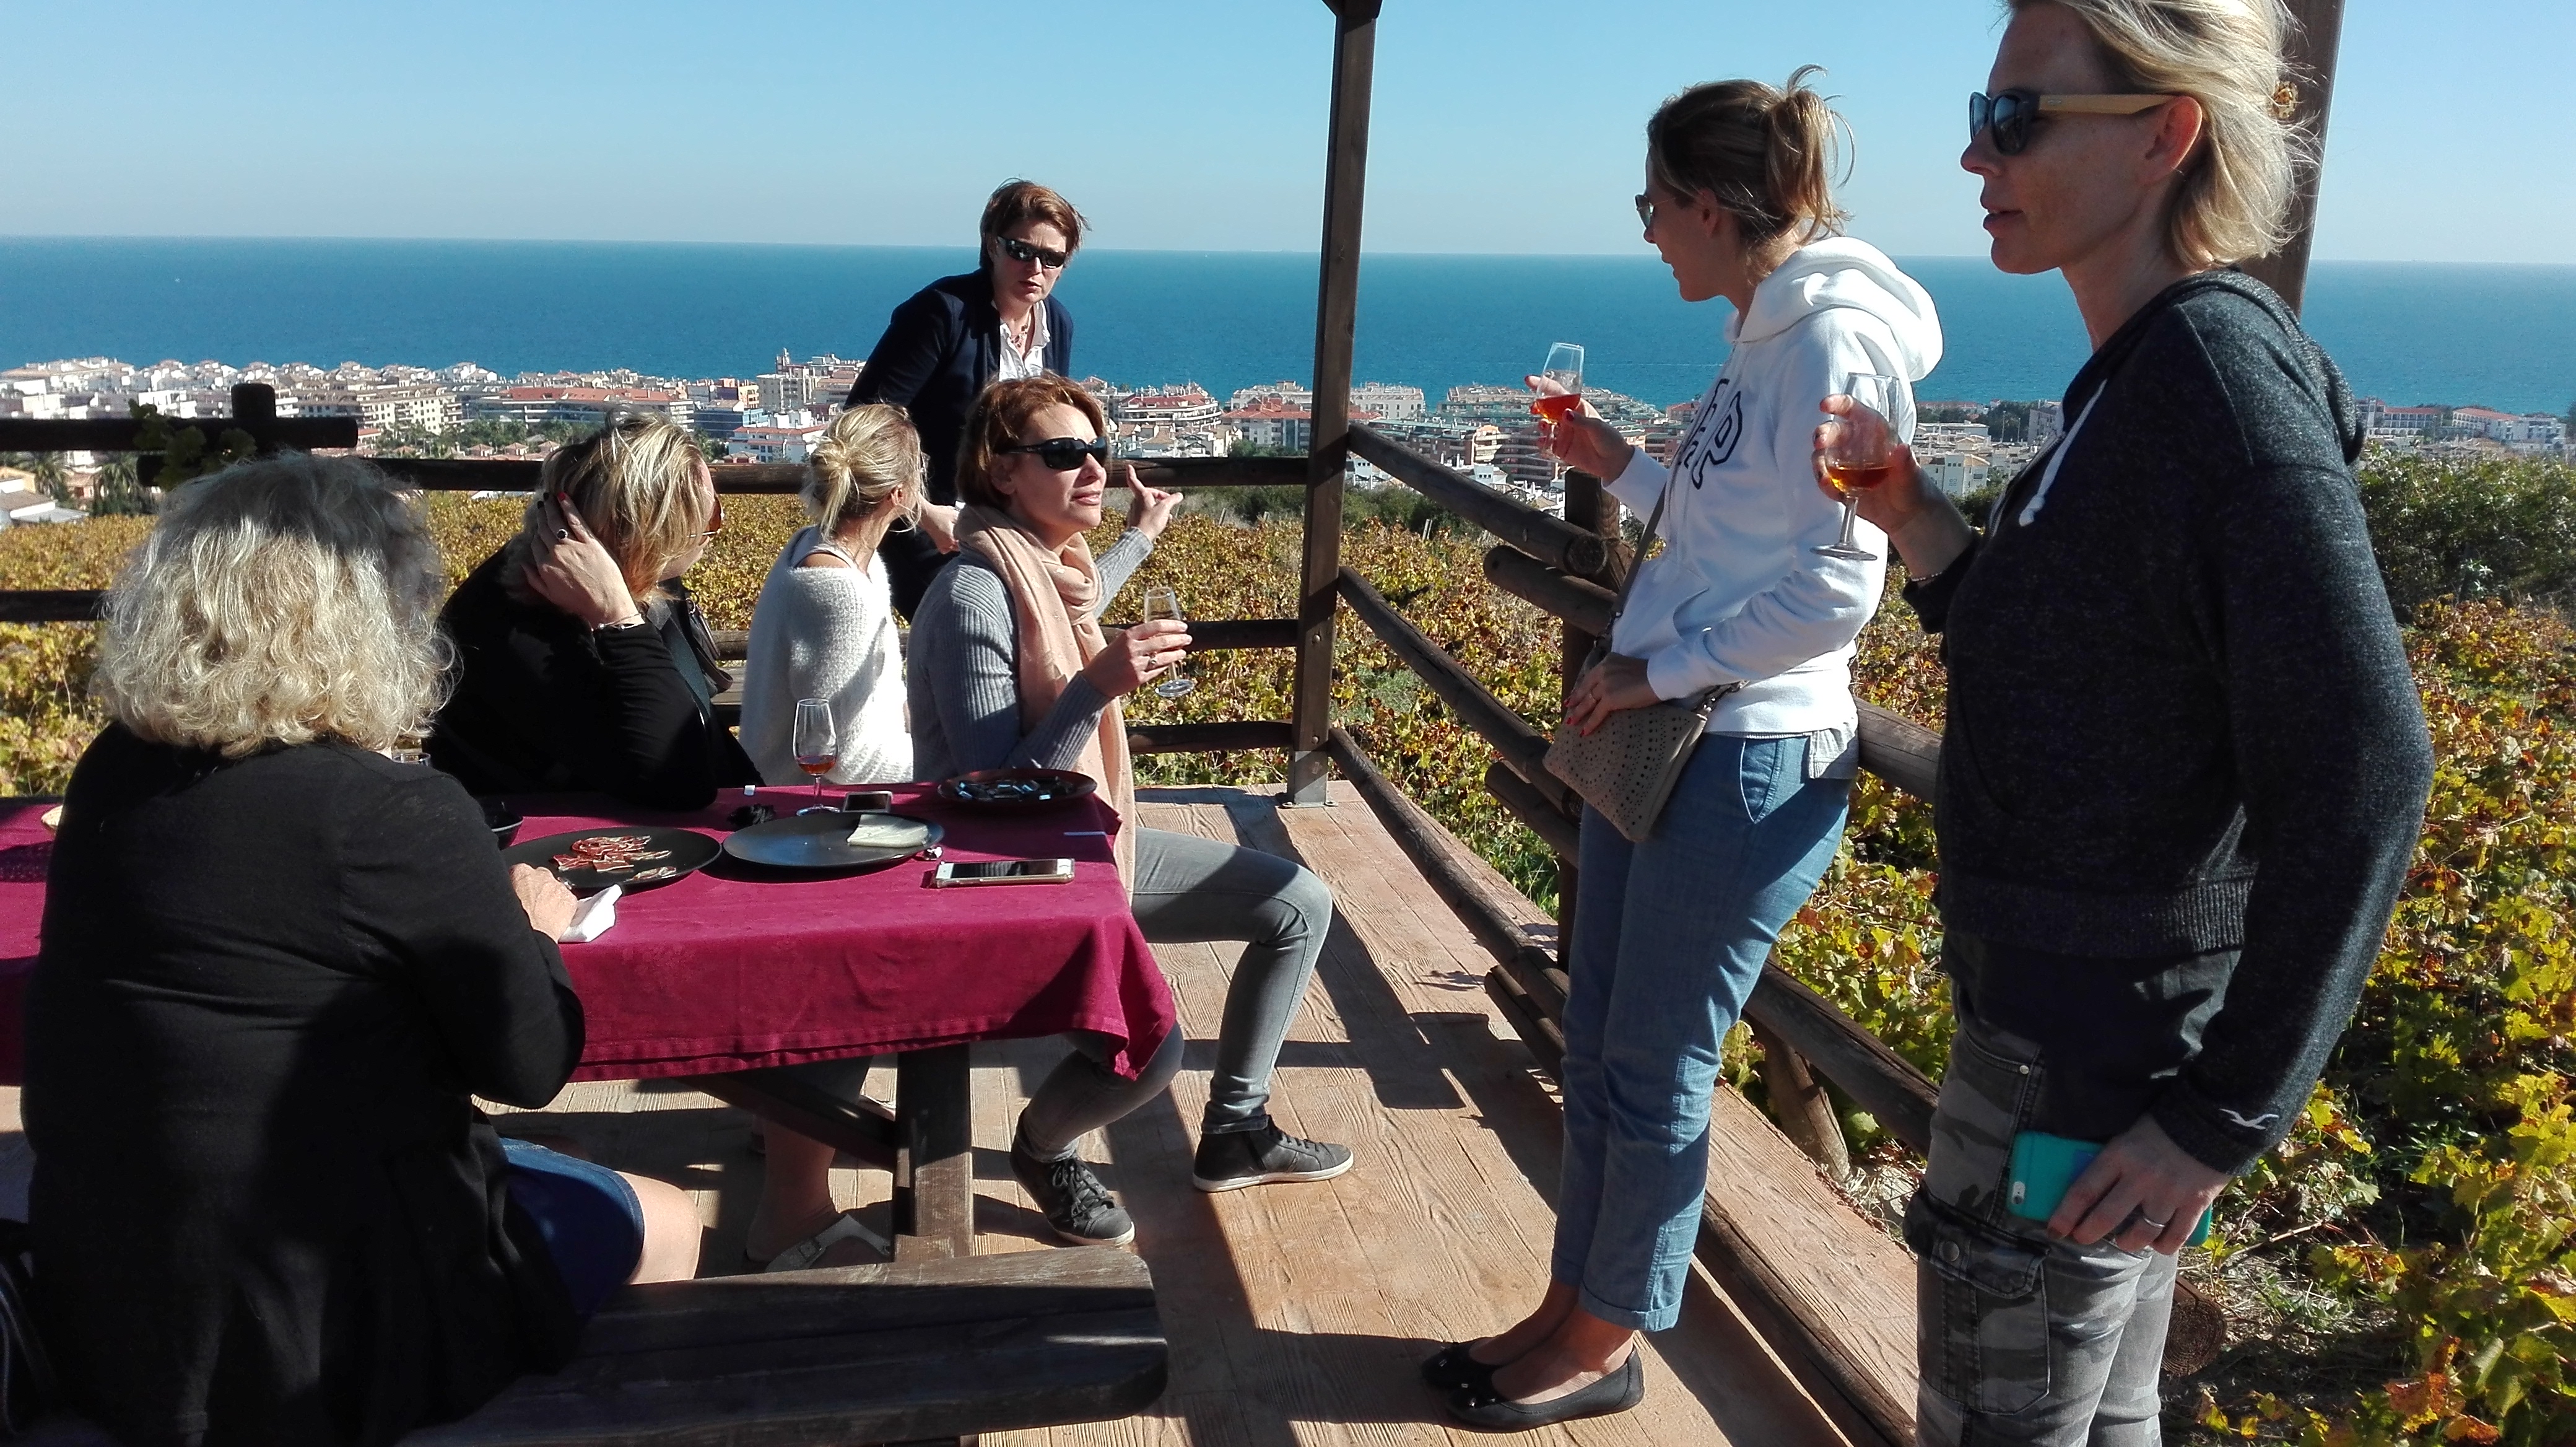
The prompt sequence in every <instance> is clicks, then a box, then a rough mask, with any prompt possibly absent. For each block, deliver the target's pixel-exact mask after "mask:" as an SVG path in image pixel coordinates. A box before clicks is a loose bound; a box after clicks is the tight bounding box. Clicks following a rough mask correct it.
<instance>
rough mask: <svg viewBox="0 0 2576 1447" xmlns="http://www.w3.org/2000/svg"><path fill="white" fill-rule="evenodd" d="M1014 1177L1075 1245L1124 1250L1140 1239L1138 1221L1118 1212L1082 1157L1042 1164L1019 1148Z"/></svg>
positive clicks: (1051, 1224) (1050, 1224)
mask: <svg viewBox="0 0 2576 1447" xmlns="http://www.w3.org/2000/svg"><path fill="white" fill-rule="evenodd" d="M1011 1174H1012V1175H1014V1176H1017V1177H1019V1180H1020V1189H1022V1190H1024V1191H1026V1192H1028V1193H1029V1199H1030V1200H1032V1201H1035V1202H1037V1203H1038V1210H1039V1211H1040V1212H1042V1213H1044V1214H1045V1216H1046V1223H1047V1228H1048V1229H1049V1230H1052V1231H1053V1232H1055V1234H1056V1236H1057V1237H1058V1238H1059V1239H1062V1240H1064V1241H1068V1242H1070V1243H1072V1244H1073V1245H1076V1246H1124V1245H1126V1244H1127V1243H1128V1242H1130V1241H1133V1240H1135V1239H1136V1223H1135V1222H1134V1221H1133V1220H1131V1219H1129V1217H1128V1215H1127V1213H1126V1212H1124V1211H1122V1210H1120V1209H1118V1201H1117V1198H1116V1197H1113V1196H1111V1195H1110V1194H1109V1188H1108V1187H1107V1186H1104V1185H1102V1184H1100V1178H1099V1177H1098V1176H1095V1175H1093V1174H1092V1173H1091V1167H1090V1166H1089V1165H1087V1164H1085V1163H1084V1161H1083V1159H1082V1157H1080V1156H1067V1157H1065V1158H1064V1159H1063V1160H1060V1161H1042V1160H1039V1159H1038V1158H1037V1157H1035V1156H1033V1155H1030V1154H1028V1153H1027V1152H1025V1151H1022V1150H1020V1149H1019V1148H1018V1147H1016V1146H1015V1147H1013V1148H1012V1150H1011Z"/></svg>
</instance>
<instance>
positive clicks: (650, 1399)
mask: <svg viewBox="0 0 2576 1447" xmlns="http://www.w3.org/2000/svg"><path fill="white" fill-rule="evenodd" d="M854 1288H855V1289H854ZM1165 1355H1166V1352H1165V1343H1164V1337H1163V1326H1162V1320H1161V1317H1160V1316H1159V1315H1158V1314H1157V1312H1156V1311H1155V1307H1154V1283H1153V1277H1152V1275H1151V1274H1150V1273H1149V1272H1148V1271H1147V1270H1146V1266H1145V1263H1144V1261H1143V1260H1142V1259H1140V1258H1138V1257H1136V1256H1133V1255H1130V1254H1129V1253H1127V1252H1125V1251H1120V1250H1115V1249H1112V1248H1109V1247H1085V1248H1080V1249H1074V1250H1048V1251H1022V1252H1012V1253H1008V1254H1004V1255H997V1256H968V1257H960V1258H955V1259H949V1260H936V1259H934V1260H924V1261H904V1262H896V1263H893V1264H889V1265H883V1266H855V1267H848V1268H844V1269H839V1270H830V1271H794V1272H780V1273H778V1274H776V1275H767V1276H763V1275H752V1276H726V1277H713V1278H708V1279H704V1280H698V1281H674V1282H667V1283H663V1284H660V1285H654V1286H637V1287H630V1288H628V1289H627V1290H625V1291H623V1292H620V1293H619V1294H618V1295H617V1296H616V1297H615V1298H613V1299H612V1300H610V1302H609V1303H608V1305H607V1306H606V1307H605V1308H603V1309H602V1310H601V1312H600V1314H599V1315H598V1316H597V1317H595V1318H593V1319H592V1321H591V1323H590V1326H589V1327H588V1329H587V1330H585V1331H584V1332H583V1334H582V1343H581V1353H580V1355H579V1356H577V1357H576V1358H574V1360H573V1361H572V1363H571V1364H570V1365H568V1366H566V1367H565V1368H564V1369H563V1370H562V1371H561V1372H558V1373H556V1374H555V1375H553V1376H548V1377H537V1376H530V1377H522V1378H520V1379H519V1380H518V1381H516V1382H514V1383H512V1384H511V1385H510V1386H509V1387H508V1388H506V1389H504V1390H503V1391H502V1393H501V1394H500V1395H499V1396H497V1397H495V1398H493V1399H492V1400H491V1401H490V1402H489V1403H487V1404H485V1405H484V1407H483V1409H482V1410H481V1411H478V1412H476V1413H475V1414H474V1415H473V1416H471V1417H468V1418H466V1419H465V1420H463V1421H461V1422H451V1423H448V1424H447V1425H445V1426H440V1427H429V1428H424V1429H422V1430H421V1431H418V1432H414V1433H412V1434H411V1435H410V1436H408V1437H405V1438H404V1439H403V1441H404V1442H405V1443H406V1444H409V1447H682V1444H692V1447H694V1444H708V1443H719V1442H720V1443H723V1444H725V1447H827V1444H828V1447H844V1444H852V1443H913V1442H925V1441H934V1440H935V1441H943V1442H955V1441H957V1440H959V1439H961V1438H966V1439H971V1438H972V1437H973V1436H974V1435H975V1434H978V1433H982V1432H1001V1431H1010V1430H1014V1429H1018V1428H1026V1427H1046V1426H1054V1425H1058V1424H1062V1423H1069V1422H1097V1421H1105V1420H1108V1419H1110V1418H1115V1417H1124V1416H1127V1415H1129V1414H1130V1413H1133V1412H1135V1411H1138V1410H1139V1409H1141V1408H1143V1407H1145V1406H1146V1405H1147V1404H1149V1403H1151V1402H1152V1401H1153V1400H1154V1399H1155V1398H1156V1397H1159V1396H1161V1395H1162V1391H1163V1375H1164V1362H1165ZM19 1440H20V1441H21V1442H24V1443H27V1444H31V1447H113V1443H112V1442H111V1441H110V1439H109V1438H108V1436H107V1435H106V1434H105V1433H103V1432H101V1431H100V1430H99V1429H98V1428H96V1427H95V1426H92V1425H91V1424H89V1423H87V1422H84V1421H80V1420H78V1419H76V1418H69V1417H56V1418H51V1419H48V1420H47V1421H45V1422H42V1423H39V1424H38V1425H37V1426H36V1428H35V1429H34V1430H33V1431H32V1432H31V1433H29V1434H28V1435H27V1436H26V1437H24V1438H21V1439H19Z"/></svg>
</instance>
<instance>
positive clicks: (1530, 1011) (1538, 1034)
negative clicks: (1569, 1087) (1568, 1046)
mask: <svg viewBox="0 0 2576 1447" xmlns="http://www.w3.org/2000/svg"><path fill="white" fill-rule="evenodd" d="M1485 994H1486V995H1487V996H1489V997H1491V998H1492V1000H1493V1002H1494V1004H1495V1005H1497V1006H1498V1007H1500V1008H1501V1010H1502V1012H1503V1018H1504V1019H1506V1020H1509V1021H1510V1022H1511V1023H1512V1033H1514V1034H1516V1035H1518V1036H1520V1037H1521V1043H1522V1044H1524V1045H1527V1046H1528V1047H1529V1050H1530V1054H1532V1055H1535V1056H1537V1057H1538V1068H1539V1069H1541V1070H1544V1071H1546V1072H1547V1073H1548V1075H1549V1077H1550V1078H1552V1079H1563V1078H1564V1075H1565V1029H1564V1027H1562V1026H1560V1025H1558V1024H1557V1023H1556V1022H1555V1021H1554V1020H1551V1019H1549V1018H1548V1017H1547V1016H1546V1015H1545V1014H1543V1013H1542V1012H1541V1011H1540V1010H1539V1008H1538V1002H1537V1001H1535V1000H1532V999H1531V998H1530V996H1529V992H1528V991H1527V990H1524V989H1522V988H1521V987H1520V984H1519V982H1517V981H1515V980H1514V979H1513V978H1512V977H1511V975H1510V973H1509V972H1507V971H1505V970H1504V969H1503V967H1502V966H1500V965H1496V966H1495V967H1494V968H1492V969H1490V970H1487V971H1486V972H1485Z"/></svg>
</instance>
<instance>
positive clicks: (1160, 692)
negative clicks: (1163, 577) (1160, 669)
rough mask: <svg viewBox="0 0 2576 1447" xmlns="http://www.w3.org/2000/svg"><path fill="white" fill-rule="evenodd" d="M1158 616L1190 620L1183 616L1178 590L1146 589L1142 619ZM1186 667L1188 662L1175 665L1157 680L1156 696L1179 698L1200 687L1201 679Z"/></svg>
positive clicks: (1176, 619)
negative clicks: (1191, 675) (1186, 670)
mask: <svg viewBox="0 0 2576 1447" xmlns="http://www.w3.org/2000/svg"><path fill="white" fill-rule="evenodd" d="M1157 618H1169V619H1171V620H1172V621H1173V622H1175V623H1181V622H1186V621H1188V620H1187V619H1185V618H1183V617H1182V616H1181V595H1180V594H1179V593H1178V592H1175V591H1174V590H1172V589H1170V588H1148V589H1146V590H1145V616H1144V618H1143V620H1142V621H1144V622H1147V623H1151V622H1153V621H1154V620H1155V619H1157ZM1186 667H1187V665H1186V664H1184V665H1181V666H1179V667H1175V668H1174V669H1173V670H1172V671H1171V672H1170V673H1168V674H1165V675H1164V676H1163V677H1161V678H1160V679H1157V680H1155V682H1154V685H1153V688H1154V694H1155V696H1156V697H1158V698H1179V697H1180V696H1181V695H1182V694H1185V693H1187V692H1189V691H1190V690H1191V689H1194V688H1196V687H1198V686H1199V681H1198V680H1197V679H1195V678H1192V677H1190V676H1189V674H1187V673H1185V672H1183V671H1182V670H1183V669H1184V668H1186Z"/></svg>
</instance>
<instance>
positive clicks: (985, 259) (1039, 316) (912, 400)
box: [850, 181, 1083, 618]
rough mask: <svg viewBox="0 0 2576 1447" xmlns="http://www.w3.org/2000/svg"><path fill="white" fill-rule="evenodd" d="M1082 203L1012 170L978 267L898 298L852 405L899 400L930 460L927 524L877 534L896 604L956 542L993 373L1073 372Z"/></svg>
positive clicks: (914, 591) (989, 211)
mask: <svg viewBox="0 0 2576 1447" xmlns="http://www.w3.org/2000/svg"><path fill="white" fill-rule="evenodd" d="M1082 225H1083V222H1082V213H1081V212H1078V211H1076V210H1074V209H1073V203H1072V202H1070V201H1067V200H1065V199H1064V198H1063V197H1062V196H1060V195H1057V194H1056V193H1055V192H1054V191H1052V190H1049V189H1048V188H1046V187H1044V186H1041V185H1039V184H1038V183H1036V182H1035V181H1005V182H1004V183H1002V185H1001V186H1000V187H999V188H998V189H996V190H995V191H994V192H993V194H992V196H991V197H989V198H987V199H986V201H985V202H984V217H983V221H982V224H981V226H980V227H979V228H978V230H979V234H980V238H981V245H982V250H981V252H980V254H979V255H978V256H977V258H976V262H975V269H974V270H973V271H970V272H966V273H965V274H963V275H960V276H943V277H941V278H940V279H939V280H937V281H934V282H932V283H931V284H930V285H928V286H925V287H923V288H922V289H921V290H919V291H917V292H914V293H913V294H912V296H911V297H909V298H908V299H906V300H905V302H904V303H903V305H901V306H899V307H896V308H895V309H894V316H893V317H892V318H891V319H889V320H888V321H887V322H886V329H885V334H884V335H883V336H880V337H878V338H877V345H876V349H875V350H874V351H872V352H869V353H868V364H867V366H866V367H865V368H863V369H862V370H861V371H860V372H859V380H858V383H857V384H856V385H855V386H853V387H851V388H850V405H851V406H853V407H856V406H858V405H859V404H860V403H862V402H890V403H892V404H894V405H895V406H898V407H902V408H905V409H906V410H908V411H909V412H910V413H911V414H912V425H913V426H914V427H916V428H918V429H919V430H920V433H921V452H922V456H923V458H924V459H926V460H927V461H928V463H929V465H930V477H929V486H928V489H927V491H928V492H929V495H930V505H929V506H928V507H925V508H924V509H922V514H921V526H920V527H919V528H917V529H907V530H903V531H898V532H892V533H888V534H887V535H886V538H885V541H883V542H881V543H879V544H878V545H877V556H878V557H880V558H883V559H884V560H885V563H886V569H887V574H888V577H887V582H888V584H889V586H891V587H892V589H893V590H894V606H895V611H896V612H898V613H901V614H902V615H903V616H904V617H906V618H910V617H911V616H912V614H913V610H914V609H915V608H917V607H919V606H920V604H921V597H922V593H923V592H924V591H925V590H926V589H928V588H929V586H930V580H931V578H932V577H933V576H934V575H935V574H937V573H938V571H939V569H940V567H941V565H942V564H944V563H945V562H946V561H947V558H946V557H945V556H944V554H946V553H950V552H954V551H955V550H956V547H957V543H956V539H955V537H954V535H953V534H952V533H951V531H950V529H951V527H952V525H953V523H954V521H955V518H956V513H957V448H958V441H959V439H960V438H961V437H963V436H964V434H965V429H966V412H967V409H968V408H970V407H972V406H974V405H975V399H976V397H978V396H980V395H981V394H982V393H983V391H984V388H985V386H986V385H987V384H989V383H992V382H995V381H1012V380H1015V379H1018V378H1021V377H1033V376H1036V375H1037V374H1038V373H1040V372H1052V373H1054V374H1055V375H1057V376H1059V377H1066V376H1071V375H1072V373H1071V372H1070V371H1069V370H1068V369H1069V368H1071V367H1072V365H1073V314H1072V313H1071V312H1068V311H1066V310H1065V307H1064V303H1062V302H1060V301H1057V300H1056V299H1055V284H1056V282H1057V281H1058V280H1059V279H1060V278H1062V277H1063V275H1064V268H1065V265H1066V263H1067V262H1069V261H1071V260H1072V259H1073V254H1074V253H1075V252H1076V251H1078V250H1080V249H1081V248H1082Z"/></svg>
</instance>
